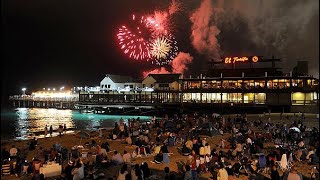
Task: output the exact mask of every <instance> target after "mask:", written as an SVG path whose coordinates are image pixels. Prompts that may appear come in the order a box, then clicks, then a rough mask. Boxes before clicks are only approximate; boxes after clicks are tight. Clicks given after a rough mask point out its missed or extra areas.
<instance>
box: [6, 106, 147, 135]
mask: <svg viewBox="0 0 320 180" xmlns="http://www.w3.org/2000/svg"><path fill="white" fill-rule="evenodd" d="M138 117H140V119H141V120H142V121H146V120H150V119H151V117H150V116H123V115H102V114H84V113H80V112H79V111H74V110H65V109H63V110H62V109H43V108H16V109H1V139H27V138H28V136H30V134H32V133H33V132H39V131H44V128H45V126H46V125H48V128H49V127H50V125H52V127H53V129H54V130H56V129H58V127H59V125H64V124H66V126H67V128H74V129H77V130H97V129H98V128H112V127H114V124H115V122H119V120H120V118H122V119H123V120H124V122H125V123H127V121H128V119H132V118H135V119H137V118H138Z"/></svg>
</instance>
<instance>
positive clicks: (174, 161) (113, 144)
mask: <svg viewBox="0 0 320 180" xmlns="http://www.w3.org/2000/svg"><path fill="white" fill-rule="evenodd" d="M286 115H287V114H284V115H283V116H284V117H285V116H286ZM290 115H291V116H292V114H290ZM230 116H231V117H232V116H234V115H230ZM305 116H306V120H305V121H304V124H305V125H307V127H317V128H318V127H319V120H318V119H317V118H316V115H314V114H306V115H305ZM270 117H271V121H272V122H273V123H277V122H281V123H287V124H291V123H292V122H293V121H292V120H289V121H288V120H286V119H285V118H283V120H280V118H279V117H280V116H279V114H278V113H275V114H271V115H270ZM257 118H258V115H250V114H249V115H248V121H254V120H255V119H257ZM268 118H269V115H268V114H267V115H266V116H265V117H263V118H262V120H263V121H264V122H267V120H268ZM253 130H254V131H257V129H254V128H253ZM229 136H231V134H230V133H226V134H224V135H218V136H214V137H207V141H208V143H209V144H210V146H211V149H212V148H215V147H216V146H217V145H218V144H219V141H220V139H221V138H224V139H227V138H228V137H229ZM151 137H153V138H154V137H155V135H154V132H153V131H151ZM80 140H81V139H80V138H79V137H77V136H76V135H75V134H66V135H63V136H62V137H48V138H39V139H38V143H39V145H40V146H42V147H43V148H45V149H50V148H51V147H52V145H53V144H54V143H55V142H58V143H59V144H61V145H62V146H64V147H67V148H68V149H69V150H70V149H71V148H72V147H73V146H75V145H80ZM95 140H96V142H97V143H98V144H100V145H101V144H102V143H104V142H106V141H107V142H108V143H109V144H110V150H111V151H112V150H117V151H118V152H120V153H121V154H123V151H124V150H127V151H128V152H132V151H133V150H134V146H127V145H126V144H122V143H121V141H120V140H108V139H99V138H95ZM151 140H153V139H151ZM85 142H91V139H82V140H81V145H84V143H85ZM13 144H14V145H15V146H16V147H18V148H20V149H28V145H27V141H25V140H21V141H9V142H8V141H7V142H2V143H1V146H2V148H4V147H5V148H6V149H7V150H9V149H10V148H11V146H12V145H13ZM268 146H274V144H273V143H266V144H265V149H267V148H268ZM177 147H178V146H175V147H168V149H169V152H171V153H172V154H171V155H170V157H169V158H170V163H168V164H154V163H151V162H150V161H152V160H153V158H154V157H153V156H149V157H141V158H135V159H133V163H138V164H141V163H142V162H147V163H148V165H149V168H150V169H151V171H152V172H153V174H158V175H159V178H160V177H163V175H164V173H163V172H164V168H165V167H166V166H168V167H169V168H170V171H174V172H176V173H179V171H181V168H180V167H181V166H184V165H185V164H186V162H187V160H188V157H186V156H182V155H180V154H179V152H178V148H177ZM217 150H219V148H217ZM35 152H36V151H29V152H28V153H27V160H28V161H29V162H30V161H31V160H32V158H33V157H34V155H35ZM111 155H112V153H110V156H108V157H111ZM295 165H297V167H298V170H299V171H300V172H301V173H302V174H303V175H304V176H306V177H310V172H311V168H312V167H311V166H309V165H307V164H306V163H304V164H303V163H301V162H295ZM119 169H120V166H115V167H109V168H107V169H102V171H103V172H104V173H105V175H106V179H107V178H108V177H115V176H116V174H117V172H118V171H119ZM280 175H282V172H280ZM178 176H179V175H178ZM265 176H266V177H268V175H265ZM210 177H212V175H211V174H210V173H204V174H201V175H200V179H210ZM7 178H8V179H18V178H15V177H14V176H11V177H7ZM30 178H31V177H30ZM161 179H163V178H161ZM230 179H248V177H247V176H240V177H239V178H236V177H233V176H231V177H230Z"/></svg>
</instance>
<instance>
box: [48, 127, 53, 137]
mask: <svg viewBox="0 0 320 180" xmlns="http://www.w3.org/2000/svg"><path fill="white" fill-rule="evenodd" d="M52 132H53V128H52V125H50V129H49V133H50V137H52Z"/></svg>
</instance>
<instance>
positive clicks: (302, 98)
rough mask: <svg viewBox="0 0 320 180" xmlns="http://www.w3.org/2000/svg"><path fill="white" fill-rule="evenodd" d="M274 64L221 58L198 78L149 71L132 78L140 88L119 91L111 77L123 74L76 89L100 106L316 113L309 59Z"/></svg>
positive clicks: (315, 89)
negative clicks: (289, 66) (285, 68)
mask: <svg viewBox="0 0 320 180" xmlns="http://www.w3.org/2000/svg"><path fill="white" fill-rule="evenodd" d="M278 62H280V59H275V58H274V57H272V58H271V59H264V58H262V57H261V56H251V57H225V58H223V59H222V60H219V61H213V62H210V68H208V71H207V73H206V74H200V75H199V76H197V77H192V76H189V77H183V75H181V74H149V75H148V76H147V77H145V78H144V79H143V80H142V81H141V83H140V82H137V81H134V80H132V79H131V80H130V81H132V82H133V81H134V83H136V84H137V85H138V86H140V87H139V88H132V87H130V88H127V89H122V90H120V91H119V88H117V87H113V86H112V83H109V80H113V82H115V81H116V80H115V79H121V78H114V77H117V76H114V75H107V76H106V77H105V78H104V80H102V82H101V84H100V86H101V91H100V92H80V93H79V100H80V102H95V103H102V104H103V103H105V104H112V103H147V104H148V103H149V104H154V105H164V104H176V105H178V106H181V107H191V106H195V104H196V105H197V107H208V108H221V109H225V110H226V109H233V108H234V109H236V108H238V109H239V108H242V109H243V108H247V109H250V108H264V109H272V110H276V111H285V112H290V111H291V112H299V111H300V112H319V79H316V78H314V77H312V76H308V65H307V62H305V61H300V62H298V66H297V67H296V68H294V70H293V71H291V72H290V73H283V72H282V71H281V68H279V67H277V66H276V65H277V64H276V63H278ZM107 82H108V83H107ZM110 82H111V81H110ZM121 83H123V84H121V87H122V88H125V87H126V85H125V83H129V82H128V81H123V82H121ZM107 84H111V85H110V86H109V85H107ZM138 86H136V87H138ZM110 87H112V88H110ZM109 88H110V89H109ZM116 89H117V90H116ZM102 90H103V91H102Z"/></svg>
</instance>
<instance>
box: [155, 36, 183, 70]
mask: <svg viewBox="0 0 320 180" xmlns="http://www.w3.org/2000/svg"><path fill="white" fill-rule="evenodd" d="M150 53H151V55H152V57H153V58H154V59H153V61H152V63H155V64H157V65H164V64H168V63H170V62H171V61H172V60H173V59H174V58H175V57H176V56H177V54H178V47H177V41H176V40H175V39H174V38H173V36H171V35H169V36H167V37H165V36H163V37H158V38H156V39H154V40H153V41H152V42H151V44H150Z"/></svg>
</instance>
